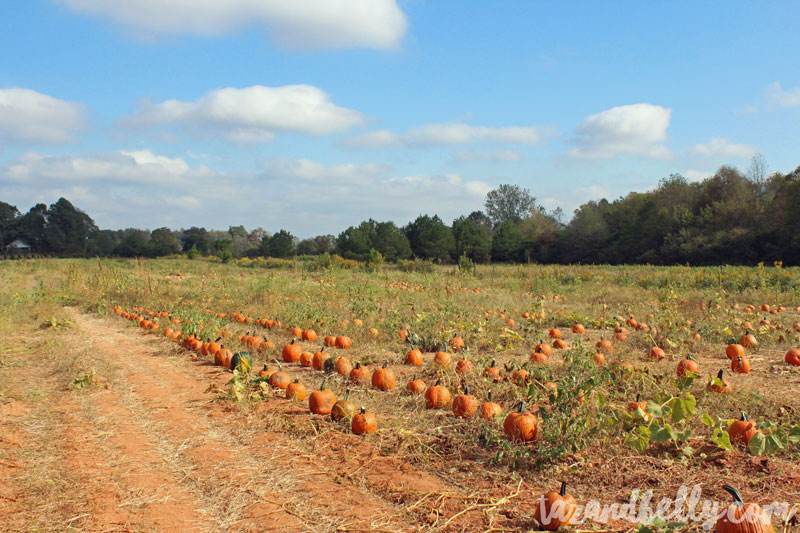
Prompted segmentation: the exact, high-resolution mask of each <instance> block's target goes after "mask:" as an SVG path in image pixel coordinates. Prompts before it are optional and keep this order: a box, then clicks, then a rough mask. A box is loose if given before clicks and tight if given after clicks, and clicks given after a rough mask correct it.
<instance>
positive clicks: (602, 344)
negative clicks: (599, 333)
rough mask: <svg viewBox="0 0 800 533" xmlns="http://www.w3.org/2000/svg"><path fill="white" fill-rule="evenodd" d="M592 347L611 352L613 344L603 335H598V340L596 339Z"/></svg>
mask: <svg viewBox="0 0 800 533" xmlns="http://www.w3.org/2000/svg"><path fill="white" fill-rule="evenodd" d="M594 347H595V348H597V350H598V351H601V352H604V353H611V352H613V351H614V345H613V344H611V341H610V340H608V339H605V338H603V337H600V340H599V341H597V344H595V345H594Z"/></svg>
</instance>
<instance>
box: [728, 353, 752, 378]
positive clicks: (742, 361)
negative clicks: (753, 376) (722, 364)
mask: <svg viewBox="0 0 800 533" xmlns="http://www.w3.org/2000/svg"><path fill="white" fill-rule="evenodd" d="M731 370H732V371H733V372H737V373H739V374H749V373H750V360H749V359H748V358H747V357H745V356H743V355H740V356H739V357H737V358H736V359H731Z"/></svg>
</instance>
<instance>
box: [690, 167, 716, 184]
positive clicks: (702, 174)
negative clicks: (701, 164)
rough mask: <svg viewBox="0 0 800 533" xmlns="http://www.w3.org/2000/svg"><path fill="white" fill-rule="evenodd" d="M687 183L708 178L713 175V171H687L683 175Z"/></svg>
mask: <svg viewBox="0 0 800 533" xmlns="http://www.w3.org/2000/svg"><path fill="white" fill-rule="evenodd" d="M683 175H684V176H685V177H686V179H687V180H689V181H697V182H700V181H703V180H704V179H706V178H709V177H711V176H713V175H714V171H713V170H696V169H689V170H687V171H686V172H684V173H683Z"/></svg>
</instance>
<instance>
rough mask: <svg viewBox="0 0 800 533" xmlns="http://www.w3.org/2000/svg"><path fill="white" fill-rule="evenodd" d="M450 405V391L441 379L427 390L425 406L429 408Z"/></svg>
mask: <svg viewBox="0 0 800 533" xmlns="http://www.w3.org/2000/svg"><path fill="white" fill-rule="evenodd" d="M448 405H450V391H449V390H447V387H444V386H442V380H441V379H439V380H437V381H436V384H435V385H433V386H431V387H428V390H426V391H425V406H426V407H427V408H428V409H441V408H442V407H446V406H448Z"/></svg>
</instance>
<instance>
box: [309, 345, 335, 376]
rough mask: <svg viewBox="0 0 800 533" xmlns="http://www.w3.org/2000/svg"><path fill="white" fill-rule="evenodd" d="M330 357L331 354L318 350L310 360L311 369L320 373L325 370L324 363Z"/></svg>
mask: <svg viewBox="0 0 800 533" xmlns="http://www.w3.org/2000/svg"><path fill="white" fill-rule="evenodd" d="M330 357H331V354H329V353H328V352H325V351H323V350H322V349H320V350H319V351H318V352H317V353H315V354H314V357H313V359H311V367H312V368H313V369H314V370H319V371H322V370H323V369H324V368H325V361H327V360H328V359H330Z"/></svg>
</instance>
